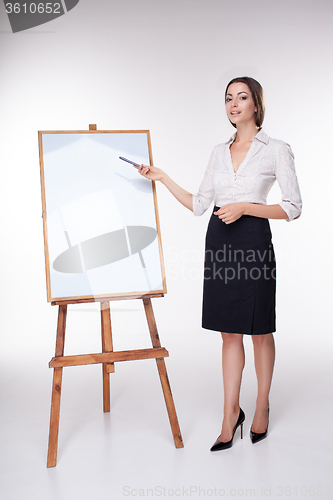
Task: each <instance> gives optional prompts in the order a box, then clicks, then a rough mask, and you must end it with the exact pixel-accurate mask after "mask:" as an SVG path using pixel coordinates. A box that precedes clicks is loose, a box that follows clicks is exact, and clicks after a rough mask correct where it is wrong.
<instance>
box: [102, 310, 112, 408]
mask: <svg viewBox="0 0 333 500" xmlns="http://www.w3.org/2000/svg"><path fill="white" fill-rule="evenodd" d="M101 323H102V352H112V351H113V345H112V330H111V315H110V304H109V302H101ZM102 370H103V410H104V412H109V411H110V375H109V374H110V373H113V372H114V363H103V364H102Z"/></svg>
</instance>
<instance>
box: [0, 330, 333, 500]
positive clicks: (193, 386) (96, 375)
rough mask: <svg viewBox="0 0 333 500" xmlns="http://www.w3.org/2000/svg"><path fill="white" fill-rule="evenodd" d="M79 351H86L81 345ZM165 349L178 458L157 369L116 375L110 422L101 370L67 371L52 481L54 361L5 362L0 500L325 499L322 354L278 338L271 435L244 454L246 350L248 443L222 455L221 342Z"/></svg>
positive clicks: (119, 341) (327, 464)
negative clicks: (217, 444) (218, 448)
mask: <svg viewBox="0 0 333 500" xmlns="http://www.w3.org/2000/svg"><path fill="white" fill-rule="evenodd" d="M68 338H70V333H69V332H68ZM147 339H148V334H147V336H146V335H143V334H140V335H133V334H126V335H123V336H121V338H116V342H115V344H116V345H115V349H116V350H120V349H132V348H140V347H146V346H149V342H148V340H147ZM77 340H78V337H76V341H77ZM81 340H82V342H83V344H84V346H85V348H87V344H85V342H86V341H85V338H84V335H83V336H82V339H81ZM161 340H162V345H163V346H165V347H166V348H167V349H168V351H169V353H170V357H169V358H167V359H166V363H167V369H168V374H169V379H170V384H171V388H172V392H173V396H174V400H175V404H176V409H177V413H178V419H179V423H180V427H181V431H182V435H183V440H184V444H185V447H184V448H183V449H176V448H175V447H174V443H173V438H172V434H171V430H170V426H169V421H168V417H167V412H166V408H165V404H164V399H163V394H162V390H161V386H160V383H159V377H158V373H157V369H156V365H155V361H154V360H144V361H133V362H126V363H118V364H117V365H116V372H115V373H114V374H112V375H111V401H112V403H111V412H110V413H107V414H104V413H103V411H102V384H101V367H100V366H98V365H94V366H86V367H72V368H67V369H64V378H63V392H62V404H61V419H60V433H59V448H58V464H57V466H56V467H55V468H52V469H47V468H46V454H47V441H48V425H49V408H50V396H51V384H52V370H50V369H48V367H47V363H48V361H49V359H50V357H52V355H53V353H51V356H50V357H49V358H48V359H46V356H47V351H48V350H49V349H45V351H44V352H43V351H38V353H36V354H35V355H33V354H30V355H29V356H28V357H22V356H21V357H20V358H19V359H18V358H17V357H15V356H14V354H11V355H10V356H9V357H7V358H3V362H2V366H1V372H2V375H1V380H2V382H1V420H0V424H1V426H0V430H1V457H0V458H1V473H0V474H1V475H0V485H1V486H0V489H1V498H2V499H4V500H23V499H24V500H26V499H33V500H49V499H50V500H51V499H57V500H59V499H60V500H76V499H80V500H86V499H89V500H90V499H94V500H95V499H96V500H109V499H111V498H112V499H113V498H115V499H121V498H125V497H130V498H132V497H135V496H137V497H143V498H159V497H162V498H169V497H180V498H204V497H206V498H207V497H212V498H215V497H216V498H221V497H227V496H228V497H234V498H248V497H251V498H262V497H269V498H277V499H278V498H293V499H294V498H332V492H333V489H332V478H331V472H332V434H333V433H332V430H331V428H330V425H331V421H330V416H331V412H332V401H331V390H330V389H331V381H332V363H331V355H330V353H329V352H327V351H326V352H325V349H324V348H323V347H321V345H319V344H318V343H314V345H311V344H310V343H309V342H306V343H299V345H297V343H295V344H294V345H290V343H289V344H288V343H287V335H286V334H284V335H281V336H278V334H276V344H277V362H276V368H275V374H274V384H273V388H272V393H271V419H270V427H269V435H268V438H267V439H265V440H263V441H262V442H260V443H258V444H256V445H252V443H251V441H250V439H249V428H250V425H251V418H252V415H253V410H254V402H255V390H256V381H255V374H254V369H253V357H252V348H251V340H250V338H246V339H245V348H246V354H247V364H246V367H245V371H244V377H243V386H242V394H241V405H242V407H243V409H244V411H245V413H246V420H245V435H244V439H243V440H242V441H241V439H240V432H239V431H237V433H236V436H235V440H234V445H233V447H232V448H231V449H230V450H226V451H222V452H217V453H211V452H210V451H209V448H210V446H211V445H212V444H213V442H214V441H215V439H216V437H217V435H218V434H219V432H220V426H221V416H222V400H223V393H222V382H221V365H220V358H221V354H220V353H221V341H220V336H219V334H215V333H210V332H205V331H200V330H199V331H198V332H197V333H193V334H181V333H179V334H178V335H177V334H174V335H166V336H165V338H161ZM68 342H69V345H71V344H70V341H68ZM78 344H79V342H78ZM287 345H288V349H287ZM71 349H72V352H74V345H72V346H71V347H70V350H71ZM88 349H89V347H88ZM72 352H71V353H72ZM87 352H89V350H88V351H87ZM90 352H92V351H90ZM76 353H77V354H78V353H79V352H76ZM67 354H69V352H67Z"/></svg>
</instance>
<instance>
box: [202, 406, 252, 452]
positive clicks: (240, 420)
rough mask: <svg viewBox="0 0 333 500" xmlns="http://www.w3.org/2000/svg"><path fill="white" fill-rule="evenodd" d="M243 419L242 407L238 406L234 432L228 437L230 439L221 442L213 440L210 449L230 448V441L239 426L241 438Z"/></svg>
mask: <svg viewBox="0 0 333 500" xmlns="http://www.w3.org/2000/svg"><path fill="white" fill-rule="evenodd" d="M244 420H245V413H244V412H243V410H242V408H240V409H239V416H238V420H237V423H236V425H235V428H234V432H233V434H232V438H231V439H230V441H227V442H225V443H222V441H219V440H218V439H217V440H216V441H215V443H214V444H213V446H212V447H211V449H210V451H219V450H226V449H227V448H231V447H232V441H233V439H234V435H235V432H236V429H237V427H239V426H240V428H241V439H243V422H244Z"/></svg>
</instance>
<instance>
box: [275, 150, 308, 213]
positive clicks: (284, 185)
mask: <svg viewBox="0 0 333 500" xmlns="http://www.w3.org/2000/svg"><path fill="white" fill-rule="evenodd" d="M275 176H276V180H277V182H278V184H279V186H280V189H281V195H282V201H281V202H280V203H279V205H280V206H281V207H282V208H283V210H284V211H285V212H286V214H287V216H288V219H286V221H287V222H290V221H292V220H294V219H296V218H297V217H299V216H300V215H301V213H302V198H301V193H300V189H299V185H298V179H297V176H296V170H295V162H294V154H293V152H292V150H291V147H290V146H289V144H287V143H285V142H281V143H280V144H279V154H278V155H277V161H276V170H275Z"/></svg>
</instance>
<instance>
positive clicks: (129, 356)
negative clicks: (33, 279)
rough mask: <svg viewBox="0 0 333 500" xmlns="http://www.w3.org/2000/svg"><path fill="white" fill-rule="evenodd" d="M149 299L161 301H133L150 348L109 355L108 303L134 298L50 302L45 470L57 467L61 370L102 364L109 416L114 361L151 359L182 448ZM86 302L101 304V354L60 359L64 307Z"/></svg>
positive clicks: (177, 441)
mask: <svg viewBox="0 0 333 500" xmlns="http://www.w3.org/2000/svg"><path fill="white" fill-rule="evenodd" d="M152 297H163V294H156V295H144V296H142V297H137V298H140V299H142V301H143V305H144V309H145V313H146V318H147V323H148V328H149V333H150V337H151V342H152V345H153V347H152V348H148V349H136V350H132V351H118V352H114V351H113V345H112V330H111V315H110V303H109V301H110V300H124V299H125V300H126V299H133V298H134V297H124V296H121V297H109V298H98V299H95V300H93V299H90V300H89V299H82V300H72V301H71V300H68V301H61V302H52V305H58V306H59V313H58V328H57V341H56V350H55V357H54V358H52V359H51V361H50V363H49V366H50V368H53V369H54V372H53V388H52V403H51V416H50V433H49V447H48V458H47V467H55V466H56V463H57V450H58V433H59V415H60V398H61V383H62V370H63V368H64V367H65V366H78V365H91V364H96V363H102V373H103V406H104V412H109V411H110V378H109V374H110V373H113V372H114V371H115V366H114V363H115V362H117V361H128V360H134V359H151V358H155V359H156V364H157V369H158V373H159V376H160V380H161V385H162V389H163V394H164V399H165V403H166V407H167V411H168V415H169V420H170V425H171V430H172V434H173V439H174V442H175V446H176V448H182V447H183V446H184V444H183V440H182V436H181V433H180V428H179V424H178V419H177V414H176V409H175V405H174V401H173V397H172V393H171V388H170V384H169V380H168V374H167V370H166V366H165V362H164V358H165V357H167V356H169V353H168V351H167V350H166V349H165V348H164V347H161V343H160V339H159V336H158V332H157V327H156V322H155V317H154V312H153V307H152V303H151V298H152ZM87 302H100V304H101V326H102V352H101V353H97V354H83V355H77V356H64V345H65V330H66V317H67V305H68V304H77V303H87Z"/></svg>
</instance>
